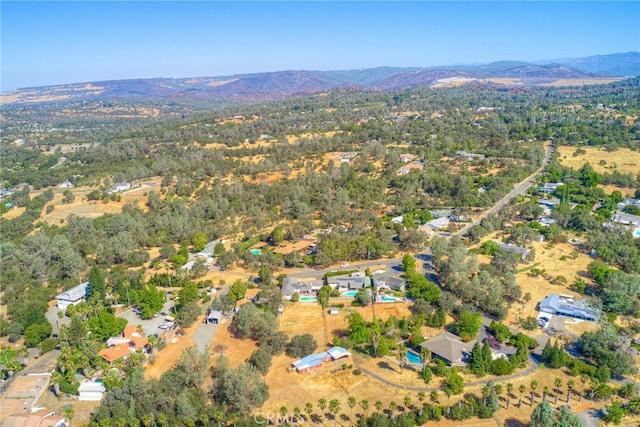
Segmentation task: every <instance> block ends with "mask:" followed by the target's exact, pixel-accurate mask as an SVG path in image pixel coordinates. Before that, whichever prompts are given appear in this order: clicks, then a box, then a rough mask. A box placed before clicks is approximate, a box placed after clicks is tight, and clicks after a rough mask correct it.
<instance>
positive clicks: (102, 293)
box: [87, 266, 107, 301]
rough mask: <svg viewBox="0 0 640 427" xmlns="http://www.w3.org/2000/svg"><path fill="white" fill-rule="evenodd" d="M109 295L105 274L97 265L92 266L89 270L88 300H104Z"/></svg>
mask: <svg viewBox="0 0 640 427" xmlns="http://www.w3.org/2000/svg"><path fill="white" fill-rule="evenodd" d="M106 296H107V290H106V288H105V285H104V274H102V271H101V270H100V269H99V268H98V267H96V266H93V267H91V270H90V271H89V286H88V287H87V300H98V301H102V300H104V298H105V297H106Z"/></svg>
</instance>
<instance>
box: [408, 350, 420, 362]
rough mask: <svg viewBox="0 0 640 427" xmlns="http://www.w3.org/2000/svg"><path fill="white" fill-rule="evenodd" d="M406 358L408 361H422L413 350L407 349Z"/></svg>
mask: <svg viewBox="0 0 640 427" xmlns="http://www.w3.org/2000/svg"><path fill="white" fill-rule="evenodd" d="M407 360H408V361H409V363H418V364H419V363H422V358H421V357H420V356H418V355H417V354H415V353H414V352H413V351H407Z"/></svg>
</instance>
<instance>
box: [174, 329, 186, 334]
mask: <svg viewBox="0 0 640 427" xmlns="http://www.w3.org/2000/svg"><path fill="white" fill-rule="evenodd" d="M176 335H180V336H183V335H187V331H185V330H184V329H182V328H180V329H178V330H177V331H176Z"/></svg>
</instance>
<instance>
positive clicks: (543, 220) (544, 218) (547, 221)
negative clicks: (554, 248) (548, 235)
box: [538, 216, 556, 227]
mask: <svg viewBox="0 0 640 427" xmlns="http://www.w3.org/2000/svg"><path fill="white" fill-rule="evenodd" d="M538 222H539V223H540V225H541V226H543V227H548V226H550V225H551V224H555V222H556V220H555V219H553V218H551V217H548V216H542V217H540V218H538Z"/></svg>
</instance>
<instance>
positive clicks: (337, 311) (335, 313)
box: [329, 307, 340, 316]
mask: <svg viewBox="0 0 640 427" xmlns="http://www.w3.org/2000/svg"><path fill="white" fill-rule="evenodd" d="M339 313H340V310H338V308H337V307H333V308H330V309H329V314H331V315H333V316H337V315H338V314H339Z"/></svg>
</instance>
